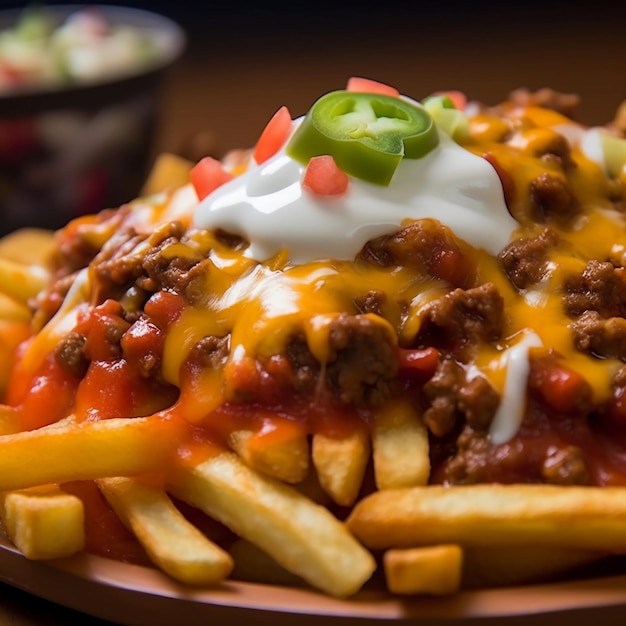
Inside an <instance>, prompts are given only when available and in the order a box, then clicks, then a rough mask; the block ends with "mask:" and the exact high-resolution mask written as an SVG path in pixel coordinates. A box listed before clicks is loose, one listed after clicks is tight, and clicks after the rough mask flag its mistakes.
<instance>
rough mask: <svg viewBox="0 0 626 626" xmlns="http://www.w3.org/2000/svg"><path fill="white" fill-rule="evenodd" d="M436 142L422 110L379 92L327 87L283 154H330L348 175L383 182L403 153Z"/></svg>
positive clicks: (419, 153) (300, 157)
mask: <svg viewBox="0 0 626 626" xmlns="http://www.w3.org/2000/svg"><path fill="white" fill-rule="evenodd" d="M438 143H439V136H438V134H437V128H436V127H435V124H434V122H433V119H432V118H431V116H430V115H429V114H428V112H427V111H426V110H425V109H424V108H422V107H421V106H419V105H417V104H412V103H411V102H408V101H406V100H402V99H400V98H395V97H392V96H387V95H384V94H371V93H359V92H351V91H333V92H331V93H328V94H326V95H325V96H323V97H322V98H320V99H319V100H318V101H317V102H316V103H315V104H314V105H313V107H312V108H311V109H310V111H309V112H308V113H307V114H306V116H305V118H304V120H303V121H302V123H301V125H300V126H299V127H298V129H297V130H296V132H295V133H294V135H293V137H292V138H291V140H290V142H289V144H288V145H287V154H288V155H289V156H291V157H292V158H294V159H296V160H297V161H300V162H301V163H305V164H306V163H308V162H309V160H310V159H311V157H314V156H321V155H323V154H330V155H332V156H333V158H334V160H335V163H336V164H337V166H338V167H339V168H340V169H341V170H343V171H344V172H346V174H349V175H351V176H355V177H356V178H361V179H363V180H366V181H368V182H371V183H376V184H378V185H388V184H389V182H390V181H391V178H392V176H393V174H394V172H395V171H396V168H397V167H398V165H399V163H400V161H401V160H402V158H403V157H407V158H409V159H419V158H420V157H423V156H424V155H425V154H427V153H428V152H430V151H431V150H432V149H433V148H435V147H436V146H437V144H438Z"/></svg>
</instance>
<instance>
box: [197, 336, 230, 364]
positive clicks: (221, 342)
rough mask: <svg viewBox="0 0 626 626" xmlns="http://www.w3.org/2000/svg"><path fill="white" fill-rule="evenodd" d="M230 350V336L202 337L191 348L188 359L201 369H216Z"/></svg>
mask: <svg viewBox="0 0 626 626" xmlns="http://www.w3.org/2000/svg"><path fill="white" fill-rule="evenodd" d="M229 352H230V336H229V335H226V336H224V337H214V336H210V337H203V338H202V339H200V341H198V343H197V344H196V345H195V346H194V347H193V348H192V349H191V351H190V354H189V360H190V361H192V362H193V363H196V364H197V365H198V366H199V367H200V368H202V369H217V368H219V367H221V366H222V365H223V364H224V362H225V361H226V359H227V357H228V354H229Z"/></svg>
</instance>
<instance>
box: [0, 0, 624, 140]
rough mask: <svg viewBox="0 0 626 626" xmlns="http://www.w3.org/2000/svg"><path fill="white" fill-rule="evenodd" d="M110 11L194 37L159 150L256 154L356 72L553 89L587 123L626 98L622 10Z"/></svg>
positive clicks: (366, 6) (205, 7) (172, 77)
mask: <svg viewBox="0 0 626 626" xmlns="http://www.w3.org/2000/svg"><path fill="white" fill-rule="evenodd" d="M48 4H65V3H63V2H49V3H48ZM111 4H125V5H126V6H134V7H137V8H141V9H148V10H152V11H156V12H159V13H161V14H163V15H166V16H168V17H170V18H172V19H173V20H175V21H177V22H178V23H179V24H180V25H181V26H182V27H183V28H184V29H185V31H186V33H187V38H188V43H187V48H186V51H185V53H184V55H183V56H182V58H181V59H179V62H178V63H177V64H176V65H175V66H174V67H173V68H171V71H170V72H169V74H168V76H167V83H166V85H165V93H164V101H163V110H162V116H161V125H160V127H159V131H158V136H157V139H156V145H155V150H157V151H161V150H170V151H178V152H185V151H186V152H189V151H190V147H189V146H190V145H191V144H192V143H194V142H195V144H196V151H198V150H200V151H201V150H203V149H204V150H205V151H211V152H223V151H225V150H227V149H230V148H237V147H248V146H250V145H252V144H253V143H254V141H255V140H256V138H257V136H258V133H259V132H260V130H261V129H262V128H263V126H264V124H265V123H266V122H267V120H268V119H269V118H270V117H271V115H272V114H273V113H274V111H276V109H278V108H279V107H280V106H281V105H287V106H288V107H289V109H290V111H291V113H292V115H293V116H296V115H299V114H302V113H304V112H305V111H306V110H307V109H308V108H309V106H310V105H311V104H312V103H313V101H314V100H315V99H317V98H318V97H319V96H320V95H322V94H323V93H325V92H326V91H330V90H332V89H337V88H341V87H343V86H344V85H345V82H346V80H347V79H348V78H349V77H350V76H352V75H360V76H366V77H369V78H374V79H377V80H380V81H383V82H387V83H390V84H393V85H394V86H396V87H397V88H398V89H400V91H402V92H403V93H406V94H407V95H410V96H413V97H415V98H422V97H424V96H426V95H428V94H429V93H431V92H433V91H436V90H440V89H460V90H463V91H465V92H466V93H467V94H468V95H469V96H470V97H471V98H475V99H478V100H482V101H484V102H487V103H493V104H495V103H497V102H499V101H500V100H502V99H504V98H505V97H506V96H507V94H508V93H509V92H510V91H512V90H513V89H515V88H517V87H527V88H529V89H533V90H534V89H539V88H541V87H545V86H549V87H552V88H554V89H557V90H559V91H564V92H569V93H577V94H579V95H580V96H581V105H580V109H579V118H580V120H581V121H583V122H586V123H588V124H599V123H604V122H606V121H608V120H609V119H610V118H611V117H612V116H613V113H614V112H615V110H616V108H617V106H618V105H619V103H620V102H621V101H622V100H623V99H625V98H626V72H625V71H624V67H625V65H626V3H624V2H615V1H611V2H608V1H605V0H597V1H596V2H589V1H583V2H578V3H571V2H555V1H553V0H546V1H544V2H540V1H538V0H527V1H526V2H506V1H505V0H501V1H500V2H492V1H483V2H481V1H480V0H465V1H463V0H447V1H440V2H437V1H436V0H430V1H428V2H424V1H420V0H416V1H414V2H404V1H397V0H374V1H373V2H368V3H365V2H364V0H361V2H356V1H352V0H343V1H342V0H336V1H335V2H331V1H329V0H307V1H306V2H293V3H289V4H288V3H284V2H266V1H262V0H260V1H258V2H211V1H210V0H209V1H206V2H187V1H185V0H179V1H173V2H161V1H158V0H157V1H152V2H150V1H147V0H146V1H138V0H136V1H132V0H128V1H127V2H124V3H122V2H118V3H115V2H111ZM25 5H26V3H24V2H10V1H7V0H0V7H20V6H25ZM198 138H200V139H198ZM198 144H202V145H203V146H204V148H202V147H201V148H198Z"/></svg>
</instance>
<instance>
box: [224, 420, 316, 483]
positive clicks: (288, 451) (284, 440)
mask: <svg viewBox="0 0 626 626" xmlns="http://www.w3.org/2000/svg"><path fill="white" fill-rule="evenodd" d="M285 430H287V429H285ZM228 442H229V445H230V447H231V448H232V449H233V450H234V451H235V452H236V453H237V454H238V455H239V456H240V457H241V458H242V459H243V460H244V461H245V462H246V463H247V464H248V465H249V466H250V467H252V468H254V469H255V470H257V471H259V472H261V473H262V474H266V475H267V476H273V477H274V478H277V479H278V480H283V481H285V482H286V483H299V482H300V481H302V480H304V478H305V477H306V475H307V473H308V471H309V454H310V452H309V442H308V439H307V437H306V434H305V433H303V432H300V431H299V430H298V431H296V429H289V430H288V432H287V436H281V437H279V436H276V435H274V434H272V435H271V436H264V435H263V434H262V433H261V434H257V433H255V432H254V431H252V430H235V431H233V432H232V433H230V436H229V438H228Z"/></svg>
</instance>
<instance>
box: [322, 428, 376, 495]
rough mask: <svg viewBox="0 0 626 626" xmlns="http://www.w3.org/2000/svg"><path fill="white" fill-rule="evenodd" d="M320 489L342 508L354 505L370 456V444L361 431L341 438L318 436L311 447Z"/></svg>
mask: <svg viewBox="0 0 626 626" xmlns="http://www.w3.org/2000/svg"><path fill="white" fill-rule="evenodd" d="M311 452H312V458H313V465H314V466H315V470H316V472H317V476H318V478H319V482H320V485H321V486H322V488H323V489H324V491H326V493H328V495H329V496H330V497H331V498H332V499H333V500H334V501H335V502H336V503H337V504H339V505H341V506H350V505H351V504H354V502H355V500H356V499H357V496H358V495H359V490H360V488H361V483H362V482H363V476H364V474H365V468H366V466H367V462H368V460H369V456H370V441H369V437H368V436H367V434H366V433H365V432H363V431H361V430H357V431H355V432H354V433H352V434H350V435H348V436H346V437H341V438H336V437H328V436H326V435H323V434H320V433H318V434H315V435H314V436H313V443H312V445H311Z"/></svg>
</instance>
